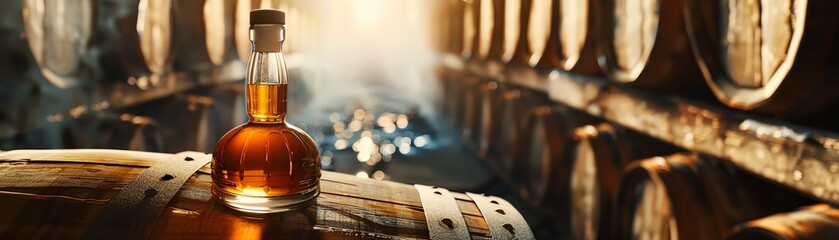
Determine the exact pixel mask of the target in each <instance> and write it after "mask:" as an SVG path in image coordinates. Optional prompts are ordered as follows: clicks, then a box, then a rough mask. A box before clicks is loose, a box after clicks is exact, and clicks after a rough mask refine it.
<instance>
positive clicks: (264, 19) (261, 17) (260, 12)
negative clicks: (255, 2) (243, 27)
mask: <svg viewBox="0 0 839 240" xmlns="http://www.w3.org/2000/svg"><path fill="white" fill-rule="evenodd" d="M255 24H285V12H283V11H280V10H277V9H268V8H263V9H255V10H252V11H251V25H255Z"/></svg>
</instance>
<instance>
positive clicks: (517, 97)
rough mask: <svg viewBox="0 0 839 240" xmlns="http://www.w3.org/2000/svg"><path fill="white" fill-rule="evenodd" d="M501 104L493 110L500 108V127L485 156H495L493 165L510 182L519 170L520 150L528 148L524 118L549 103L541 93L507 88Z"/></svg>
mask: <svg viewBox="0 0 839 240" xmlns="http://www.w3.org/2000/svg"><path fill="white" fill-rule="evenodd" d="M502 88H504V92H503V93H502V97H501V101H502V102H501V103H500V105H497V106H496V107H500V108H501V113H500V114H501V116H500V120H501V122H500V126H498V130H497V131H496V132H497V134H498V135H497V136H496V137H493V140H492V142H491V143H490V150H489V151H490V152H489V154H488V155H490V156H494V157H493V158H492V159H493V162H492V163H493V165H494V166H495V169H496V170H498V172H499V173H501V175H502V176H503V177H506V178H508V179H510V180H513V178H514V177H517V176H515V175H516V174H518V173H519V172H520V171H522V170H520V169H519V168H520V167H521V164H520V163H521V162H522V161H523V160H524V158H523V157H522V156H521V154H518V152H519V150H518V149H519V148H522V149H527V148H528V147H527V145H525V142H524V141H523V138H524V137H526V135H525V134H524V133H523V132H525V130H524V129H525V127H526V125H525V124H526V123H527V122H526V121H527V116H528V114H529V112H530V111H531V110H532V109H534V108H536V107H539V106H543V105H545V104H548V103H550V99H549V98H548V96H547V94H546V93H544V92H537V91H531V90H526V89H519V88H515V87H513V86H510V85H506V86H503V87H502Z"/></svg>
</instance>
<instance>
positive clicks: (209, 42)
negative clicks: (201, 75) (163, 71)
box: [172, 0, 237, 71]
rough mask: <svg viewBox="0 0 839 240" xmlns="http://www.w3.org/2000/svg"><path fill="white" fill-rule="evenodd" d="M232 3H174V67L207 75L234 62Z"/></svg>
mask: <svg viewBox="0 0 839 240" xmlns="http://www.w3.org/2000/svg"><path fill="white" fill-rule="evenodd" d="M235 6H236V3H235V2H234V1H232V0H199V1H194V0H173V3H172V10H173V16H174V21H175V26H174V32H175V43H174V44H175V46H174V49H175V51H174V54H175V55H176V56H177V57H176V58H175V59H174V63H173V64H174V67H175V68H176V70H185V71H207V70H210V69H211V68H213V67H215V66H221V65H224V64H226V63H228V62H230V61H231V60H233V59H236V58H237V56H236V47H235V45H234V43H233V18H234V16H235V11H234V10H235Z"/></svg>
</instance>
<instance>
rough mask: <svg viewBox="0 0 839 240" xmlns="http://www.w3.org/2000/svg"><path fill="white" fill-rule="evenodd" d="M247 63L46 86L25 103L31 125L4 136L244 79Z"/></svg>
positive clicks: (2, 135)
mask: <svg viewBox="0 0 839 240" xmlns="http://www.w3.org/2000/svg"><path fill="white" fill-rule="evenodd" d="M300 57H302V55H301V54H291V55H287V56H286V58H287V59H292V58H293V59H292V61H291V62H294V63H300V62H301V61H302V60H301V59H298V58H300ZM244 64H245V63H242V62H240V61H231V62H228V63H226V64H224V65H222V66H218V67H216V68H214V69H213V70H212V71H208V72H201V73H198V72H186V71H178V72H171V73H165V74H161V75H160V76H154V77H151V76H141V77H129V78H128V79H125V80H118V81H110V82H105V83H95V84H88V85H85V84H79V85H75V86H71V87H68V88H66V89H60V88H57V87H54V86H42V87H41V88H40V91H41V94H40V95H33V96H30V97H29V100H28V101H27V102H28V105H27V106H21V107H25V108H26V111H22V113H24V114H26V115H28V116H24V117H25V118H27V119H30V121H28V123H27V126H25V127H19V128H18V127H10V128H8V129H2V131H0V139H4V138H9V137H14V136H16V135H18V134H22V133H26V132H28V131H32V130H35V129H38V128H42V127H45V126H47V125H49V124H61V123H62V122H65V121H68V120H72V119H78V118H80V117H82V116H84V115H85V114H93V113H95V112H99V111H104V110H107V109H120V108H126V107H131V106H135V105H138V104H142V103H145V102H149V101H153V100H156V99H161V98H164V97H168V96H173V95H176V94H178V93H182V92H185V91H188V90H190V89H195V88H198V87H202V86H212V85H219V84H224V83H231V82H236V81H241V80H243V79H244V78H245V70H244V69H245V66H244ZM299 67H300V64H292V65H289V66H288V68H289V71H290V72H292V73H293V72H296V71H297V69H299ZM33 110H37V111H33ZM0 128H3V126H0Z"/></svg>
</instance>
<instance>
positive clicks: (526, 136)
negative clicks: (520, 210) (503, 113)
mask: <svg viewBox="0 0 839 240" xmlns="http://www.w3.org/2000/svg"><path fill="white" fill-rule="evenodd" d="M590 121H591V120H589V119H587V118H586V116H585V115H583V114H581V113H579V112H577V111H575V110H571V109H567V108H564V107H561V106H541V107H538V108H535V109H533V110H532V111H531V113H530V114H528V116H527V119H526V120H525V122H526V123H527V125H526V126H527V127H526V128H524V131H521V132H520V133H519V134H522V137H521V138H520V140H519V141H521V142H523V143H522V147H521V148H518V150H519V152H518V155H520V156H521V157H522V159H523V160H524V161H521V162H520V163H519V164H521V165H520V166H521V167H520V168H519V170H518V171H516V176H515V177H513V181H517V182H520V183H521V186H522V187H521V190H520V192H521V194H522V195H523V196H525V198H527V199H529V200H530V201H531V202H532V203H533V204H534V205H536V206H541V207H543V208H545V209H548V210H550V211H552V213H554V214H556V215H557V216H565V215H568V214H569V213H568V210H569V209H568V208H567V202H566V200H567V198H565V197H567V194H568V192H569V191H568V187H569V184H568V183H569V182H570V176H571V174H570V170H571V169H570V168H568V167H567V164H568V162H569V159H571V154H572V153H573V151H571V150H570V148H571V147H572V146H573V144H572V142H573V130H574V129H575V128H577V127H579V126H582V125H585V124H588V123H591V122H590Z"/></svg>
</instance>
